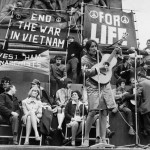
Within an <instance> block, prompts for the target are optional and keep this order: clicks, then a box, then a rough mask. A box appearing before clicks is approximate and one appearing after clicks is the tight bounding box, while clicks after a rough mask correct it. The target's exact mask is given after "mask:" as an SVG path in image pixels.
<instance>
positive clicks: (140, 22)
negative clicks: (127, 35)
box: [122, 0, 150, 49]
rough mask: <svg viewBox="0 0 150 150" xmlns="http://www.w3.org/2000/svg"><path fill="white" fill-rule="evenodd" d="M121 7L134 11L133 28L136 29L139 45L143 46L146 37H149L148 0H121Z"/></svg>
mask: <svg viewBox="0 0 150 150" xmlns="http://www.w3.org/2000/svg"><path fill="white" fill-rule="evenodd" d="M122 7H123V9H129V10H133V11H134V12H135V16H134V18H135V20H136V22H135V28H136V30H138V32H137V36H136V37H137V38H138V39H139V43H140V45H139V47H140V48H142V49H143V48H145V47H146V41H147V39H150V0H122Z"/></svg>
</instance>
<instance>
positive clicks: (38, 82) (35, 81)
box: [31, 79, 41, 85]
mask: <svg viewBox="0 0 150 150" xmlns="http://www.w3.org/2000/svg"><path fill="white" fill-rule="evenodd" d="M31 84H37V85H40V84H41V83H40V81H39V80H37V79H34V80H33V81H32V82H31Z"/></svg>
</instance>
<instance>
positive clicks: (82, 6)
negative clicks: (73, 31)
mask: <svg viewBox="0 0 150 150" xmlns="http://www.w3.org/2000/svg"><path fill="white" fill-rule="evenodd" d="M83 8H84V2H83V0H82V2H81V45H83V14H84V12H83Z"/></svg>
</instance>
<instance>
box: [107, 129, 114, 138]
mask: <svg viewBox="0 0 150 150" xmlns="http://www.w3.org/2000/svg"><path fill="white" fill-rule="evenodd" d="M113 135H115V131H110V132H108V133H107V136H108V138H112V136H113Z"/></svg>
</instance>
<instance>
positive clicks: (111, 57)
mask: <svg viewBox="0 0 150 150" xmlns="http://www.w3.org/2000/svg"><path fill="white" fill-rule="evenodd" d="M115 55H116V51H115V49H114V50H113V52H112V53H111V54H110V56H109V58H108V59H107V62H109V63H110V62H111V60H112V59H113V57H114V56H115Z"/></svg>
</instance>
